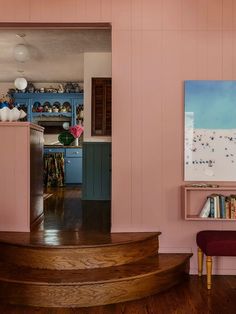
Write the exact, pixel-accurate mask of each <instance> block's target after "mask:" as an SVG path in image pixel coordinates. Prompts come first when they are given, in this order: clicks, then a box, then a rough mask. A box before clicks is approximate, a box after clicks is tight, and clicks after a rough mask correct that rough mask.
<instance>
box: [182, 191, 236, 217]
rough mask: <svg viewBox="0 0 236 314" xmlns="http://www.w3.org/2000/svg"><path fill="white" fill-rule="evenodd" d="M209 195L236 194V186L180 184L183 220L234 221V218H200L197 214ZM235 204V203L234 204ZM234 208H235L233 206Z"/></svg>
mask: <svg viewBox="0 0 236 314" xmlns="http://www.w3.org/2000/svg"><path fill="white" fill-rule="evenodd" d="M211 195H223V196H226V197H229V196H230V195H236V186H220V187H194V186H182V208H183V216H184V219H185V220H204V221H206V220H207V221H216V220H218V221H219V220H220V221H235V220H236V219H235V218H230V219H225V218H209V217H207V218H202V217H200V216H199V214H200V212H201V210H202V208H203V206H204V204H205V203H206V200H207V197H209V196H211ZM235 206H236V204H235ZM235 209H236V208H235Z"/></svg>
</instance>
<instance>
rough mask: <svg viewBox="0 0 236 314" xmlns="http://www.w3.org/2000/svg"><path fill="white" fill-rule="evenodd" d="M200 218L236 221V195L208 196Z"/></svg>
mask: <svg viewBox="0 0 236 314" xmlns="http://www.w3.org/2000/svg"><path fill="white" fill-rule="evenodd" d="M199 217H201V218H215V219H236V195H229V196H225V195H221V194H211V195H209V196H207V199H206V201H205V203H204V205H203V207H202V209H201V211H200V213H199Z"/></svg>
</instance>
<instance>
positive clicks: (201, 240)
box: [197, 230, 236, 256]
mask: <svg viewBox="0 0 236 314" xmlns="http://www.w3.org/2000/svg"><path fill="white" fill-rule="evenodd" d="M197 245H198V247H200V249H201V250H202V251H203V253H204V254H205V255H207V256H236V230H235V231H229V230H207V231H200V232H198V234H197Z"/></svg>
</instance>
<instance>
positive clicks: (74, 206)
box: [0, 24, 111, 232]
mask: <svg viewBox="0 0 236 314" xmlns="http://www.w3.org/2000/svg"><path fill="white" fill-rule="evenodd" d="M7 36H9V37H7ZM1 38H4V39H5V40H6V42H7V43H8V45H10V44H12V48H14V47H16V46H17V45H24V46H26V47H28V49H29V52H30V58H29V60H26V61H16V60H15V61H14V62H12V64H11V67H10V68H9V69H8V70H7V71H6V72H5V73H10V74H11V76H9V77H7V78H6V77H5V78H6V80H5V81H3V79H2V78H0V92H1V94H7V93H8V92H9V91H10V92H11V93H12V94H15V95H14V96H16V97H15V98H16V99H17V101H16V104H17V106H18V108H19V109H22V110H25V111H26V114H27V116H26V118H25V120H27V121H30V122H33V123H36V124H39V125H40V124H41V125H43V126H44V127H45V131H46V133H45V137H44V141H45V143H44V144H45V147H44V159H45V160H46V163H47V165H49V166H50V167H51V168H50V169H52V168H54V170H55V167H56V168H57V169H56V172H57V176H59V177H60V179H58V177H57V178H54V179H56V180H55V181H57V182H56V184H52V182H51V183H50V184H49V185H47V184H46V185H45V187H44V214H45V215H44V220H43V221H42V223H41V224H40V229H41V230H65V229H66V230H85V229H89V230H98V229H99V230H100V231H106V232H107V231H110V225H111V200H110V195H111V136H110V135H108V136H107V135H104V134H97V135H92V130H93V122H92V106H91V102H92V97H93V96H92V94H91V91H92V78H94V77H96V78H97V77H100V78H102V77H106V78H107V77H111V30H110V27H109V25H105V24H103V25H86V26H85V25H84V26H83V27H81V25H73V26H72V25H61V26H60V27H55V26H54V25H53V24H52V25H45V27H44V26H42V25H40V27H37V26H35V27H31V26H30V24H29V25H24V27H21V25H20V24H19V25H17V28H16V26H15V25H14V28H12V27H11V25H9V26H6V27H2V28H1ZM7 38H9V39H7ZM81 43H82V44H81ZM75 59H76V62H75ZM77 61H78V62H77ZM81 61H83V62H82V63H81ZM5 64H6V65H7V62H5ZM81 64H82V65H81ZM109 64H110V65H109ZM109 66H110V68H109ZM31 69H33V71H32V70H31ZM3 70H4V69H3ZM104 70H105V71H104ZM2 73H4V71H2ZM81 73H83V75H81ZM19 74H20V75H22V76H24V77H25V78H26V80H27V82H28V87H27V88H28V89H27V88H26V89H25V90H16V88H15V86H14V85H13V82H14V78H17V77H18V75H19ZM87 91H89V92H88V93H86V92H87ZM67 93H68V95H67V96H68V99H69V101H68V99H66V98H64V99H62V102H60V101H59V100H58V97H59V98H63V96H65V94H67ZM76 93H77V94H83V99H82V101H81V99H79V98H75V99H73V97H72V94H76ZM16 94H17V95H16ZM36 94H37V95H36ZM49 94H50V95H51V94H52V100H50V99H49V98H50V97H49ZM53 94H54V95H53ZM34 96H35V97H36V98H37V97H38V96H39V97H40V98H41V100H40V101H38V99H36V98H35V99H33V98H34ZM19 99H21V100H19ZM22 99H24V100H23V101H22ZM26 99H28V100H29V102H28V104H26V103H24V102H25V100H26ZM97 114H98V115H99V114H100V112H99V109H98V110H97ZM49 118H50V120H49ZM75 125H80V126H82V127H83V128H84V132H83V134H82V135H81V136H80V138H79V143H77V144H73V143H71V144H70V146H68V147H65V146H66V145H67V143H63V140H65V139H63V136H61V141H60V140H58V137H59V135H60V134H62V133H64V137H65V136H66V135H65V133H67V132H68V129H66V128H67V127H73V126H75ZM47 153H50V154H48V155H51V157H50V158H51V159H50V158H49V156H46V155H47ZM98 156H100V157H99V158H100V161H99V158H98ZM62 164H63V165H62ZM91 165H92V166H93V167H94V169H93V171H92V172H91V168H92V166H91ZM101 165H102V166H103V168H104V169H105V170H104V169H98V170H96V169H97V168H96V167H98V166H100V168H101ZM86 169H87V170H86ZM44 172H45V168H44ZM81 173H83V174H82V175H81ZM99 175H100V177H99ZM44 176H45V173H44ZM91 182H92V185H91ZM108 182H109V186H108ZM54 183H55V182H54ZM96 186H100V187H102V189H101V191H102V192H101V193H100V194H99V189H97V190H96ZM105 186H106V187H108V188H107V192H106V193H107V194H106V195H105V196H104V187H105ZM102 193H103V194H102Z"/></svg>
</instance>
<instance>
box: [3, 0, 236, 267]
mask: <svg viewBox="0 0 236 314" xmlns="http://www.w3.org/2000/svg"><path fill="white" fill-rule="evenodd" d="M0 7H1V17H0V19H1V21H2V22H111V24H112V71H113V72H112V76H113V138H112V142H113V157H112V158H113V159H112V162H113V172H112V174H113V178H112V191H113V194H112V230H113V231H149V230H150V231H151V230H152V231H153V230H160V231H162V233H163V234H162V236H161V238H160V247H161V251H162V252H167V251H168V252H189V251H193V252H195V250H196V246H195V235H196V232H197V231H198V230H203V229H215V228H217V229H236V227H235V223H234V222H198V221H196V222H190V221H184V220H183V219H182V218H181V203H180V185H181V184H183V135H184V129H183V113H184V104H183V96H184V94H183V82H184V80H187V79H188V80H191V79H197V80H198V79H205V80H207V79H215V80H218V79H226V80H231V79H236V1H234V0H113V1H112V0H71V1H66V0H50V1H48V0H37V1H34V0H17V1H16V0H15V1H13V0H0ZM215 265H216V268H217V271H218V273H236V265H235V263H234V264H233V259H229V258H224V259H223V258H221V259H218V260H217V262H216V263H215ZM191 267H192V272H194V271H195V270H196V258H195V257H194V258H193V259H192V265H191Z"/></svg>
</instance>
